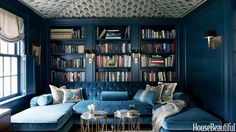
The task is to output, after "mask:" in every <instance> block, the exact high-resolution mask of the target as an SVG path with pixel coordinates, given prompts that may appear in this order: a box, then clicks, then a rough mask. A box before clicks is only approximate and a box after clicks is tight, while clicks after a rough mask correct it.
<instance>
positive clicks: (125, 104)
mask: <svg viewBox="0 0 236 132" xmlns="http://www.w3.org/2000/svg"><path fill="white" fill-rule="evenodd" d="M92 103H95V104H96V110H103V111H106V112H107V113H108V115H112V116H113V114H114V112H115V111H117V110H120V109H128V108H129V105H130V104H134V105H135V109H136V110H138V111H139V112H140V114H141V116H147V115H148V116H151V115H152V106H151V105H149V104H146V103H143V102H140V101H135V100H126V101H98V100H85V101H83V102H78V103H76V104H75V105H74V106H73V110H74V112H75V113H76V114H81V113H83V112H86V111H87V106H88V105H89V104H92Z"/></svg>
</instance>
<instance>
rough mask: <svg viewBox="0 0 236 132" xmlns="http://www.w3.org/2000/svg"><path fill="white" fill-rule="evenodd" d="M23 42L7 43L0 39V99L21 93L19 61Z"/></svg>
mask: <svg viewBox="0 0 236 132" xmlns="http://www.w3.org/2000/svg"><path fill="white" fill-rule="evenodd" d="M23 52H24V51H23V42H22V41H19V42H15V43H9V42H6V41H4V40H1V39H0V101H1V100H4V99H7V98H10V97H14V96H17V95H19V94H20V93H21V89H20V86H21V84H20V83H21V81H20V77H21V76H20V69H21V68H20V66H21V63H20V61H21V60H22V59H21V56H22V55H23V54H22V53H23Z"/></svg>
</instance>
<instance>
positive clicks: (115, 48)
mask: <svg viewBox="0 0 236 132" xmlns="http://www.w3.org/2000/svg"><path fill="white" fill-rule="evenodd" d="M96 51H98V53H130V52H131V44H130V43H128V44H126V43H123V44H114V43H105V44H102V43H100V44H98V45H97V46H96Z"/></svg>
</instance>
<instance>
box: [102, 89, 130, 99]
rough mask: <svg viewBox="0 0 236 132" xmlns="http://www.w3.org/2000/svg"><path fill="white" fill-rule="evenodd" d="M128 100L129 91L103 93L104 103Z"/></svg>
mask: <svg viewBox="0 0 236 132" xmlns="http://www.w3.org/2000/svg"><path fill="white" fill-rule="evenodd" d="M128 99H129V97H128V93H127V91H102V93H101V100H102V101H122V100H128Z"/></svg>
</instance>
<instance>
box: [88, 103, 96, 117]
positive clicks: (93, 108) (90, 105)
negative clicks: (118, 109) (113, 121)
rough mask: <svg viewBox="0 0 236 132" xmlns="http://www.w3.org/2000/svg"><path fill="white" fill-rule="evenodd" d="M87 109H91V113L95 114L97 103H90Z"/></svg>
mask: <svg viewBox="0 0 236 132" xmlns="http://www.w3.org/2000/svg"><path fill="white" fill-rule="evenodd" d="M87 109H88V111H89V114H90V115H93V114H94V110H95V109H96V104H95V103H93V104H89V105H88V106H87Z"/></svg>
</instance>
